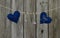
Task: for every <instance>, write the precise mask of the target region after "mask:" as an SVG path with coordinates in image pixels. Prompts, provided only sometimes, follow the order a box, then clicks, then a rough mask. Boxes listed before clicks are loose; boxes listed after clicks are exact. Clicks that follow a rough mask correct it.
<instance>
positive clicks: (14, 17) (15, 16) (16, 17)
mask: <svg viewBox="0 0 60 38" xmlns="http://www.w3.org/2000/svg"><path fill="white" fill-rule="evenodd" d="M19 17H20V12H19V11H15V12H14V14H12V13H10V14H8V15H7V18H8V19H9V20H11V21H13V22H15V23H17V22H18V20H19Z"/></svg>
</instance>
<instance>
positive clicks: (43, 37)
mask: <svg viewBox="0 0 60 38" xmlns="http://www.w3.org/2000/svg"><path fill="white" fill-rule="evenodd" d="M47 10H48V0H37V38H48V24H40V14H41V13H42V12H46V13H47V14H48V11H47ZM42 30H43V33H42Z"/></svg>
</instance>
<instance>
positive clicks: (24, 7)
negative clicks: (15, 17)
mask: <svg viewBox="0 0 60 38" xmlns="http://www.w3.org/2000/svg"><path fill="white" fill-rule="evenodd" d="M15 10H19V11H20V13H21V17H20V18H19V22H18V23H17V24H16V23H14V22H11V21H10V20H8V18H7V15H8V14H9V13H12V14H13V13H14V11H15ZM43 11H44V12H46V13H47V15H48V16H50V17H51V18H52V22H51V23H50V24H40V22H39V21H40V13H41V12H43ZM23 12H24V13H23ZM59 25H60V0H0V38H60V26H59ZM42 30H43V32H42Z"/></svg>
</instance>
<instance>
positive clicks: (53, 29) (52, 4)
mask: <svg viewBox="0 0 60 38" xmlns="http://www.w3.org/2000/svg"><path fill="white" fill-rule="evenodd" d="M52 9H53V10H52ZM58 9H59V7H58V1H57V0H49V10H50V11H49V16H50V17H51V18H52V22H51V23H50V24H49V38H57V32H58V26H59V25H58V24H59V23H58V21H59V18H58V16H59V15H58V14H59V12H58Z"/></svg>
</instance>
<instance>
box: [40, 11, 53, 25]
mask: <svg viewBox="0 0 60 38" xmlns="http://www.w3.org/2000/svg"><path fill="white" fill-rule="evenodd" d="M51 21H52V19H51V18H50V17H48V16H47V14H46V13H45V12H42V13H41V15H40V24H43V23H47V24H49V23H51Z"/></svg>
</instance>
